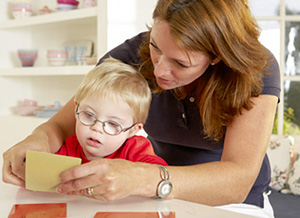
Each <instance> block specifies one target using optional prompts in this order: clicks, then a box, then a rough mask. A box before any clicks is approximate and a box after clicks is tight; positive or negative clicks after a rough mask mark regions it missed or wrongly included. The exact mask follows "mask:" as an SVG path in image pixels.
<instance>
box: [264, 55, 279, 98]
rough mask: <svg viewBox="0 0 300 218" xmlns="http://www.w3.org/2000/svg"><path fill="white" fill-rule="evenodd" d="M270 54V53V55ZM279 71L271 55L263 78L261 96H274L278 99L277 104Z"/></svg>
mask: <svg viewBox="0 0 300 218" xmlns="http://www.w3.org/2000/svg"><path fill="white" fill-rule="evenodd" d="M270 54H271V53H270ZM280 91H281V88H280V70H279V65H278V62H277V60H276V59H275V57H274V55H273V54H271V56H270V58H269V60H268V64H267V70H266V73H265V74H264V77H263V90H262V92H261V94H262V95H275V96H277V97H278V102H279V101H280Z"/></svg>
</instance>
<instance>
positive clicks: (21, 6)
mask: <svg viewBox="0 0 300 218" xmlns="http://www.w3.org/2000/svg"><path fill="white" fill-rule="evenodd" d="M12 9H13V10H20V9H27V10H32V6H31V4H28V3H16V4H13V5H12Z"/></svg>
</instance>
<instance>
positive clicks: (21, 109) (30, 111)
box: [16, 106, 44, 116]
mask: <svg viewBox="0 0 300 218" xmlns="http://www.w3.org/2000/svg"><path fill="white" fill-rule="evenodd" d="M43 108H44V107H43V106H17V107H16V109H17V111H18V113H19V114H20V115H22V116H30V115H34V113H35V112H36V111H40V110H42V109H43Z"/></svg>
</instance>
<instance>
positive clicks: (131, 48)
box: [98, 32, 147, 65]
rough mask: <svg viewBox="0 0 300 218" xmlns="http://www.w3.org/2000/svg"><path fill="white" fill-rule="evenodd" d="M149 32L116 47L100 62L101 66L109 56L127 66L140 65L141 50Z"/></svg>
mask: <svg viewBox="0 0 300 218" xmlns="http://www.w3.org/2000/svg"><path fill="white" fill-rule="evenodd" d="M146 37H147V32H142V33H140V34H138V35H136V36H134V37H132V38H130V39H127V40H125V41H124V42H123V43H122V44H120V45H119V46H117V47H115V48H114V49H112V50H111V51H109V52H108V53H106V54H105V55H104V56H103V57H102V58H101V59H100V60H99V62H98V64H100V63H101V62H102V61H103V60H104V59H105V58H108V57H109V56H111V57H113V58H116V59H118V60H120V61H122V62H124V63H126V64H131V65H132V64H138V63H139V61H140V59H139V48H140V46H141V44H142V42H143V41H144V40H146Z"/></svg>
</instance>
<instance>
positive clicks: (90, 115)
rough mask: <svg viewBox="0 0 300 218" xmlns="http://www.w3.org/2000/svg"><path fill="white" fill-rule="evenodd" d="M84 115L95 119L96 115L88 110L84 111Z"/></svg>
mask: <svg viewBox="0 0 300 218" xmlns="http://www.w3.org/2000/svg"><path fill="white" fill-rule="evenodd" d="M83 114H84V116H85V117H86V118H89V119H94V117H95V115H94V114H93V113H90V112H87V111H84V113H83Z"/></svg>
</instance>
